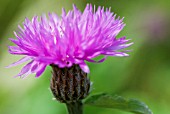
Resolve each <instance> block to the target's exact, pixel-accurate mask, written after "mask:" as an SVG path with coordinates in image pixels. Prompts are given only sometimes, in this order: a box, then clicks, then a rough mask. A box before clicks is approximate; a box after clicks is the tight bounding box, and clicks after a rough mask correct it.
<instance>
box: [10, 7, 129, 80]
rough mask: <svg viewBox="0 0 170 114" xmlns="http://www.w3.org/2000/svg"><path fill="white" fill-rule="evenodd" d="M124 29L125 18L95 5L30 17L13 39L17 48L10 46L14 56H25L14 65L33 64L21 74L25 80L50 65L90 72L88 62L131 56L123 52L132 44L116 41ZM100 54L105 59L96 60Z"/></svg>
mask: <svg viewBox="0 0 170 114" xmlns="http://www.w3.org/2000/svg"><path fill="white" fill-rule="evenodd" d="M124 26H125V24H124V23H123V19H120V18H119V17H118V18H116V15H115V14H113V13H112V12H111V9H110V8H109V9H107V8H106V10H105V9H104V7H100V6H99V7H98V8H97V10H96V11H95V7H94V9H93V7H92V5H91V4H87V6H86V8H85V10H84V11H83V12H80V11H79V10H78V9H77V8H76V6H75V5H73V10H71V11H69V12H68V13H66V12H65V10H64V9H63V11H62V15H61V16H57V15H56V14H55V13H49V14H48V17H46V15H42V16H41V17H40V18H39V17H38V16H34V17H33V18H32V20H29V19H27V18H26V19H25V21H24V22H23V27H21V26H18V28H19V30H18V31H17V32H14V34H15V37H16V39H12V38H10V40H11V41H12V42H13V43H14V44H16V46H9V52H10V53H11V54H14V55H25V57H23V58H22V59H21V60H19V61H17V62H15V63H13V64H11V65H10V66H15V65H18V64H21V63H23V62H26V61H29V63H28V64H27V65H25V66H24V67H23V68H22V70H21V72H20V73H19V74H18V76H21V77H26V76H27V75H29V74H31V73H36V77H39V76H40V75H41V74H42V73H43V72H44V70H45V68H46V66H48V65H51V66H57V67H59V68H70V67H72V66H74V65H79V67H80V68H81V69H82V70H83V71H84V72H85V73H89V68H88V66H87V65H86V63H85V61H88V62H103V61H104V60H105V59H106V57H107V56H128V54H127V53H126V51H122V49H124V48H127V47H128V46H130V45H131V44H132V43H128V41H129V40H127V39H125V37H122V38H119V39H117V38H116V36H117V35H118V33H119V32H120V31H121V30H122V29H123V27H124ZM99 55H103V58H102V59H101V60H99V61H95V60H94V58H95V57H97V56H99ZM10 66H9V67H10Z"/></svg>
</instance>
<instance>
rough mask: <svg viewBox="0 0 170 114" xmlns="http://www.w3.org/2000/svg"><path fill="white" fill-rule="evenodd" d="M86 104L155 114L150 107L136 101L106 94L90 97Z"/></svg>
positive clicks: (138, 113)
mask: <svg viewBox="0 0 170 114" xmlns="http://www.w3.org/2000/svg"><path fill="white" fill-rule="evenodd" d="M84 104H87V105H92V106H98V107H103V108H113V109H119V110H123V111H127V112H133V113H135V114H153V113H152V111H151V110H150V109H149V108H148V106H147V105H146V104H145V103H143V102H141V101H139V100H136V99H126V98H123V97H121V96H118V95H114V96H112V95H108V94H105V93H102V94H97V95H93V96H90V97H89V98H87V99H86V101H85V102H84Z"/></svg>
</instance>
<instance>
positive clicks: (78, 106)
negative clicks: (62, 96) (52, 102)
mask: <svg viewBox="0 0 170 114" xmlns="http://www.w3.org/2000/svg"><path fill="white" fill-rule="evenodd" d="M66 105H67V110H68V113H69V114H83V104H82V102H81V101H77V102H71V103H66Z"/></svg>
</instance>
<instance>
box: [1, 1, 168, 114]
mask: <svg viewBox="0 0 170 114" xmlns="http://www.w3.org/2000/svg"><path fill="white" fill-rule="evenodd" d="M73 3H74V4H76V5H77V7H78V8H79V9H81V11H83V9H84V8H85V6H86V3H92V4H94V5H96V6H99V5H101V6H105V7H111V8H112V11H113V12H115V13H116V14H117V15H119V16H120V17H125V19H124V22H125V23H126V26H125V28H124V29H123V31H122V32H121V33H120V34H119V36H118V37H122V36H126V37H127V38H128V39H129V38H131V39H132V41H133V42H134V45H133V46H131V47H130V49H132V50H133V51H132V52H130V57H125V58H116V57H109V58H108V59H107V60H106V61H105V62H104V63H101V64H93V63H89V67H90V69H91V73H90V74H89V77H90V79H91V81H93V88H94V89H93V91H92V93H91V94H95V93H98V92H103V91H104V92H107V93H110V94H117V95H121V96H124V97H127V98H137V99H139V100H141V101H144V102H145V103H146V104H147V105H148V106H149V107H150V108H151V110H152V111H153V112H154V114H170V108H169V107H170V13H169V12H170V1H169V0H0V114H66V113H67V112H66V109H65V105H64V104H60V103H58V102H56V101H54V100H52V98H53V96H52V94H51V92H50V90H49V84H50V78H51V68H50V67H48V68H47V69H46V72H45V73H44V74H43V76H41V77H40V78H35V77H34V75H30V76H28V78H26V79H20V78H13V76H15V75H16V74H17V73H18V72H19V71H20V69H21V68H22V66H23V65H20V66H17V67H13V68H10V69H6V68H5V66H7V65H9V64H11V63H12V62H14V61H16V60H18V59H19V58H21V56H14V55H10V54H8V52H7V50H8V49H7V45H11V43H10V42H9V40H8V38H11V37H14V35H13V31H14V30H16V29H17V26H18V24H22V22H23V21H24V19H25V17H28V18H30V19H31V17H33V16H34V15H41V14H42V13H48V12H55V13H57V14H58V15H60V14H61V8H62V7H65V9H66V10H67V11H68V10H69V9H72V4H73ZM84 112H85V114H131V113H127V112H122V111H119V110H113V109H103V108H97V107H91V106H85V109H84Z"/></svg>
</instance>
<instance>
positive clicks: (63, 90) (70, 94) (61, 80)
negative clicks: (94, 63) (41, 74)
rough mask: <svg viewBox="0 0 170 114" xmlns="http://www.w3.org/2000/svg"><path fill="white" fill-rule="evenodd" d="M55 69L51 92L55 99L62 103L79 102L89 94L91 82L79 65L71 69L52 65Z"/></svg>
mask: <svg viewBox="0 0 170 114" xmlns="http://www.w3.org/2000/svg"><path fill="white" fill-rule="evenodd" d="M51 67H52V69H53V72H52V79H51V85H50V88H51V91H52V93H53V95H54V97H55V98H56V99H57V100H58V101H60V102H62V103H70V102H77V101H79V100H82V99H84V98H85V97H86V96H87V95H88V94H89V89H90V80H89V78H88V77H87V73H85V72H84V71H82V70H81V68H80V67H79V65H73V66H72V67H70V68H67V67H66V68H59V67H58V66H57V65H54V64H51Z"/></svg>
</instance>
